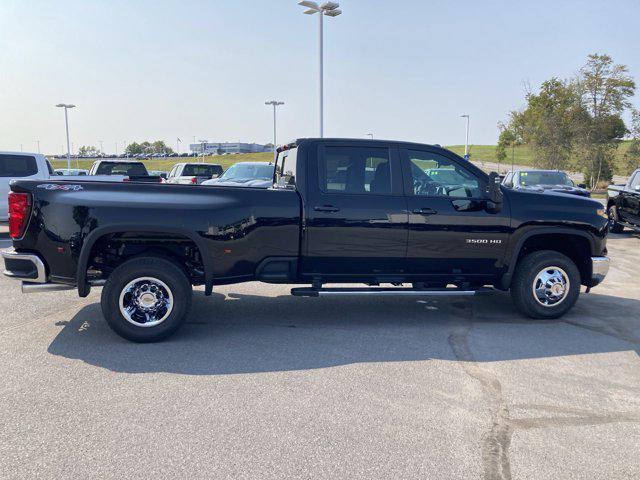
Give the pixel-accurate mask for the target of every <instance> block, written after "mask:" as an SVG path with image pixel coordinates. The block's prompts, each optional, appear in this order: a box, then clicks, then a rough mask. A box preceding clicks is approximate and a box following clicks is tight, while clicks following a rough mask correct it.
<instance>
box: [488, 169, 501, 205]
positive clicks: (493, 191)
mask: <svg viewBox="0 0 640 480" xmlns="http://www.w3.org/2000/svg"><path fill="white" fill-rule="evenodd" d="M487 200H489V201H491V202H493V203H502V190H500V175H498V174H497V173H496V172H491V173H490V174H489V184H488V185H487Z"/></svg>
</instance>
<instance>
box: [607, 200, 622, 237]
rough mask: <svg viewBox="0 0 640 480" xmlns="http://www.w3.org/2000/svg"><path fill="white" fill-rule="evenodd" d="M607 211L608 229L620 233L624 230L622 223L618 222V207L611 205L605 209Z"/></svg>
mask: <svg viewBox="0 0 640 480" xmlns="http://www.w3.org/2000/svg"><path fill="white" fill-rule="evenodd" d="M607 213H608V214H609V230H610V231H611V233H622V232H623V231H624V225H620V223H618V222H619V221H620V217H619V216H618V207H616V206H615V205H611V206H610V207H609V208H608V209H607Z"/></svg>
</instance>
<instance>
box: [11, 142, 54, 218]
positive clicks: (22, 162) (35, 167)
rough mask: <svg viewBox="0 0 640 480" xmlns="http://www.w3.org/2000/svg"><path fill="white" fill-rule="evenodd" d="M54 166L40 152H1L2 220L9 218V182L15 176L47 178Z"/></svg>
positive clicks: (36, 178) (51, 173) (35, 178)
mask: <svg viewBox="0 0 640 480" xmlns="http://www.w3.org/2000/svg"><path fill="white" fill-rule="evenodd" d="M51 175H53V168H52V167H51V164H50V163H49V161H48V160H47V158H46V157H45V156H44V155H41V154H39V153H23V152H0V222H6V221H8V220H9V205H8V195H9V182H10V181H11V180H12V179H14V178H20V179H27V180H31V179H33V180H47V179H48V178H49V177H50V176H51Z"/></svg>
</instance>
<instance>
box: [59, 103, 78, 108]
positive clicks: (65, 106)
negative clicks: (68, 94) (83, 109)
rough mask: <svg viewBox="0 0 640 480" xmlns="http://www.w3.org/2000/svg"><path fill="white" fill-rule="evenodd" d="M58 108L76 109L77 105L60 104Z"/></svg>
mask: <svg viewBox="0 0 640 480" xmlns="http://www.w3.org/2000/svg"><path fill="white" fill-rule="evenodd" d="M56 107H62V108H74V107H75V105H71V104H70V103H59V104H57V105H56Z"/></svg>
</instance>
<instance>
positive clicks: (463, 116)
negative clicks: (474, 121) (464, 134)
mask: <svg viewBox="0 0 640 480" xmlns="http://www.w3.org/2000/svg"><path fill="white" fill-rule="evenodd" d="M460 118H469V115H460Z"/></svg>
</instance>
